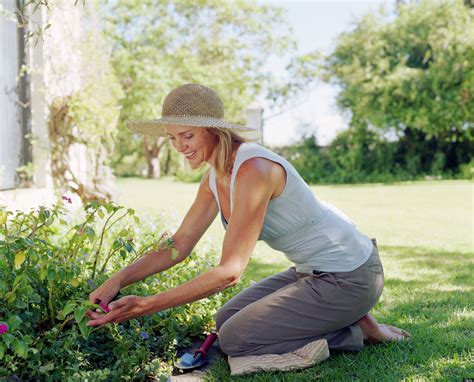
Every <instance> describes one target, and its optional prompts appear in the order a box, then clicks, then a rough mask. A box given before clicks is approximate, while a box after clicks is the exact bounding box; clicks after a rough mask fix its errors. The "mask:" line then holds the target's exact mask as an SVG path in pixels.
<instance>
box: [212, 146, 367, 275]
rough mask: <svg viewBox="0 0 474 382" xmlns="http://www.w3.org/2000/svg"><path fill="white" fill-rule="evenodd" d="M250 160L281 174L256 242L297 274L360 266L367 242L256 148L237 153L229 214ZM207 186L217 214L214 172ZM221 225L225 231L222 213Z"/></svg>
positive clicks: (282, 161)
mask: <svg viewBox="0 0 474 382" xmlns="http://www.w3.org/2000/svg"><path fill="white" fill-rule="evenodd" d="M255 157H261V158H266V159H269V160H271V161H273V162H276V163H279V164H280V165H282V166H283V168H284V169H285V171H286V184H285V188H284V190H283V192H282V193H281V195H279V196H278V197H276V198H274V199H271V200H270V201H269V204H268V208H267V211H266V215H265V220H264V223H263V227H262V230H261V232H260V236H259V240H263V241H265V242H266V243H267V244H268V245H269V246H270V247H272V248H273V249H276V250H278V251H281V252H283V253H284V254H285V256H286V257H287V258H288V259H289V260H290V261H292V262H293V263H294V264H295V267H296V270H297V271H298V272H303V273H311V272H312V271H313V270H317V271H322V272H350V271H353V270H354V269H356V268H358V267H359V266H361V265H362V264H363V263H365V261H366V260H367V259H368V258H369V256H370V254H371V253H372V249H373V244H372V241H371V240H370V239H369V238H368V237H367V236H365V235H363V234H362V233H360V232H359V231H358V230H357V229H356V227H355V225H354V224H353V223H352V221H351V220H350V219H349V218H348V217H347V216H345V215H344V214H343V213H342V212H340V211H339V210H338V209H336V208H335V207H334V206H332V205H330V204H329V203H325V202H323V201H321V200H319V199H318V198H317V197H316V196H315V195H314V193H313V191H312V190H311V189H310V188H309V187H308V185H307V184H306V182H305V181H304V180H303V179H302V178H301V176H300V175H299V174H298V172H297V171H296V170H295V169H294V167H293V166H292V165H291V164H290V163H289V162H288V161H287V160H286V159H284V158H283V157H281V156H279V155H277V154H275V153H274V152H272V151H270V150H268V149H266V148H264V147H262V146H261V145H259V144H257V143H242V144H241V145H240V146H239V148H238V150H237V153H236V156H235V162H234V167H233V170H232V175H231V181H230V211H231V214H232V208H233V196H234V183H235V177H236V175H237V172H238V171H239V168H240V166H241V165H242V163H243V162H245V161H246V160H247V159H250V158H255ZM209 186H210V188H211V190H212V192H213V194H214V197H215V198H216V201H217V204H218V205H219V210H220V211H221V207H220V204H219V197H218V193H217V186H216V174H215V172H214V169H211V172H210V177H209ZM221 220H222V223H223V225H224V228H225V229H226V228H227V222H226V221H225V218H224V215H223V214H222V211H221Z"/></svg>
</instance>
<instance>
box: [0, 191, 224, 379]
mask: <svg viewBox="0 0 474 382" xmlns="http://www.w3.org/2000/svg"><path fill="white" fill-rule="evenodd" d="M64 202H66V205H67V204H68V203H71V201H70V200H68V199H67V198H64V199H63V200H62V201H61V202H59V203H58V204H57V205H55V206H54V207H53V208H50V209H48V208H45V207H40V208H39V209H37V210H35V211H31V212H30V213H24V212H18V211H17V212H11V211H6V210H0V299H1V304H0V377H1V376H17V377H19V378H20V379H26V380H44V379H48V380H50V379H51V380H68V381H74V380H77V381H83V380H85V379H94V380H95V379H99V380H102V379H120V380H132V379H133V380H137V379H138V380H140V379H145V378H147V377H149V376H151V375H153V376H155V377H156V376H161V375H167V374H169V372H170V369H171V366H170V365H172V363H173V362H174V361H175V359H176V356H177V351H179V350H180V349H181V348H182V347H185V346H188V345H189V344H190V340H191V338H192V337H195V336H198V335H200V334H202V333H203V331H205V330H209V329H210V327H211V326H212V325H213V317H214V316H215V312H216V310H217V308H218V306H220V304H221V300H222V299H227V298H228V294H229V293H231V292H230V291H225V292H224V293H223V294H220V295H217V296H214V297H211V298H207V299H205V300H201V301H198V302H195V303H193V304H188V305H185V306H181V307H177V308H174V309H170V310H167V311H164V312H160V313H157V314H153V315H150V316H146V317H142V318H140V319H134V320H131V321H128V322H124V323H121V324H109V325H106V326H105V327H100V328H92V327H88V326H86V322H87V317H86V311H87V309H90V308H93V309H95V308H99V309H102V310H103V311H106V310H107V309H108V307H107V306H106V305H104V304H101V305H95V304H90V303H89V301H88V295H89V293H90V292H91V291H92V290H93V288H96V287H97V286H99V285H100V284H102V283H103V282H104V281H105V280H106V279H107V278H108V277H110V275H111V274H113V273H115V272H117V271H118V270H120V269H122V268H123V267H124V266H126V265H128V264H130V263H132V262H134V261H135V260H136V259H138V258H139V257H141V256H143V255H144V254H146V253H147V252H149V251H150V250H152V249H156V248H157V247H160V246H163V245H167V244H169V240H170V238H169V236H168V237H167V236H166V235H165V236H162V235H161V232H163V230H164V224H165V223H166V222H165V221H163V218H162V217H161V218H155V219H153V220H150V221H144V220H143V219H140V218H139V217H138V216H137V214H136V213H135V211H133V210H132V209H125V208H123V207H120V206H117V205H115V204H114V203H107V204H104V203H99V202H91V203H88V204H86V205H85V206H84V208H83V209H82V210H81V211H80V213H79V216H78V217H76V219H75V221H76V222H73V221H72V218H71V216H70V215H68V214H67V209H66V208H65V204H64ZM175 255H176V254H175V253H173V256H175ZM215 260H216V253H215V251H214V250H212V249H209V250H208V251H207V253H205V254H203V255H202V256H199V255H198V254H197V253H195V252H194V253H193V254H191V256H189V257H188V258H187V259H186V260H185V261H184V262H182V263H180V264H178V265H177V266H175V267H174V268H172V269H170V270H169V271H167V272H164V273H162V274H160V275H156V276H152V277H148V278H147V279H146V280H144V281H143V282H141V283H136V284H134V285H131V286H129V287H127V288H126V289H124V290H122V291H121V292H120V295H119V296H118V298H120V297H122V296H123V295H125V294H133V295H150V294H155V293H158V292H160V291H163V290H167V289H169V288H172V287H174V286H176V285H179V284H181V283H183V282H185V281H186V280H189V279H190V278H192V277H194V276H196V275H197V274H198V273H199V272H200V271H203V270H205V269H207V268H209V267H211V266H213V265H214V263H215Z"/></svg>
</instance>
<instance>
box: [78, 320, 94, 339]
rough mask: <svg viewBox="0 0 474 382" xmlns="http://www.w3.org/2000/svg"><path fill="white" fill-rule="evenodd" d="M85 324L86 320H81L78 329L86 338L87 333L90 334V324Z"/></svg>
mask: <svg viewBox="0 0 474 382" xmlns="http://www.w3.org/2000/svg"><path fill="white" fill-rule="evenodd" d="M86 324H87V320H83V321H81V322H79V323H78V325H79V330H80V331H81V334H82V336H83V337H84V338H86V339H87V338H88V337H89V335H90V334H91V331H92V326H87V325H86Z"/></svg>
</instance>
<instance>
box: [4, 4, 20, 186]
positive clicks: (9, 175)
mask: <svg viewBox="0 0 474 382" xmlns="http://www.w3.org/2000/svg"><path fill="white" fill-rule="evenodd" d="M2 5H3V7H4V10H5V11H6V12H8V13H11V14H13V12H14V11H15V2H14V1H13V0H8V1H4V2H2ZM18 60H19V52H18V33H17V26H16V23H15V21H14V20H12V19H10V18H7V17H0V190H5V189H12V188H15V187H16V185H17V176H16V169H17V168H18V167H19V166H20V163H21V152H22V148H21V144H22V142H21V141H22V139H21V126H20V114H19V113H20V106H19V103H18V69H19V63H18Z"/></svg>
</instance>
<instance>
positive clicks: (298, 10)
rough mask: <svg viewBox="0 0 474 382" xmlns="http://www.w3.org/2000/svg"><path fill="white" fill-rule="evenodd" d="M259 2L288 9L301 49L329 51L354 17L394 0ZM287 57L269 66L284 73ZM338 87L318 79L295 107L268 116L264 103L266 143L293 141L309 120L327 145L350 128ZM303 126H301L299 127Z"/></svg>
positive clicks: (322, 143) (277, 72)
mask: <svg viewBox="0 0 474 382" xmlns="http://www.w3.org/2000/svg"><path fill="white" fill-rule="evenodd" d="M258 3H260V4H272V5H276V6H279V7H281V8H284V9H286V10H287V17H288V21H289V23H290V25H291V26H292V28H293V32H294V37H295V38H296V40H297V42H298V48H299V51H298V53H300V54H304V53H307V52H310V51H313V50H315V49H318V50H320V51H322V52H323V53H330V52H331V51H332V50H333V49H334V47H335V41H336V37H337V36H338V35H339V34H340V33H342V32H344V31H347V30H350V29H351V28H352V27H353V25H354V21H355V20H357V19H359V18H361V17H362V16H363V15H365V14H366V13H368V12H370V11H377V10H378V9H379V8H380V7H381V6H384V7H385V8H386V9H387V10H393V7H394V4H395V0H372V1H367V0H366V1H355V0H353V1H350V0H346V1H336V0H333V1H318V0H307V1H297V0H295V1H291V0H286V1H269V0H258ZM285 63H286V60H285V59H281V60H278V59H272V60H270V61H269V62H268V64H267V67H268V68H271V70H272V71H273V72H274V73H275V75H277V76H279V75H281V73H282V71H284V64H285ZM336 95H337V89H336V88H335V87H334V86H332V85H329V84H325V83H321V82H319V83H318V84H317V85H316V86H315V87H314V89H313V90H312V91H311V92H309V93H308V95H307V96H305V97H304V98H303V99H302V100H301V101H302V102H300V103H299V105H298V106H297V107H295V108H292V109H289V110H288V111H286V112H285V113H282V114H280V115H278V116H275V117H272V118H268V117H269V115H271V114H272V113H271V112H270V111H268V110H266V109H265V101H264V100H259V101H260V103H261V104H262V106H263V107H264V114H263V115H264V132H263V135H264V144H265V145H268V146H280V145H285V144H290V143H292V142H295V141H296V140H298V138H299V137H300V136H301V133H302V129H301V126H302V125H304V124H307V125H309V126H310V130H311V131H313V132H314V133H315V135H316V137H317V141H318V143H319V144H321V145H326V144H328V143H330V141H331V140H332V139H333V138H334V137H335V135H336V133H337V132H339V131H342V130H343V129H345V128H347V122H348V121H347V116H346V117H344V116H343V115H342V113H341V111H340V110H339V109H338V108H337V106H336ZM299 126H300V127H299Z"/></svg>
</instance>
